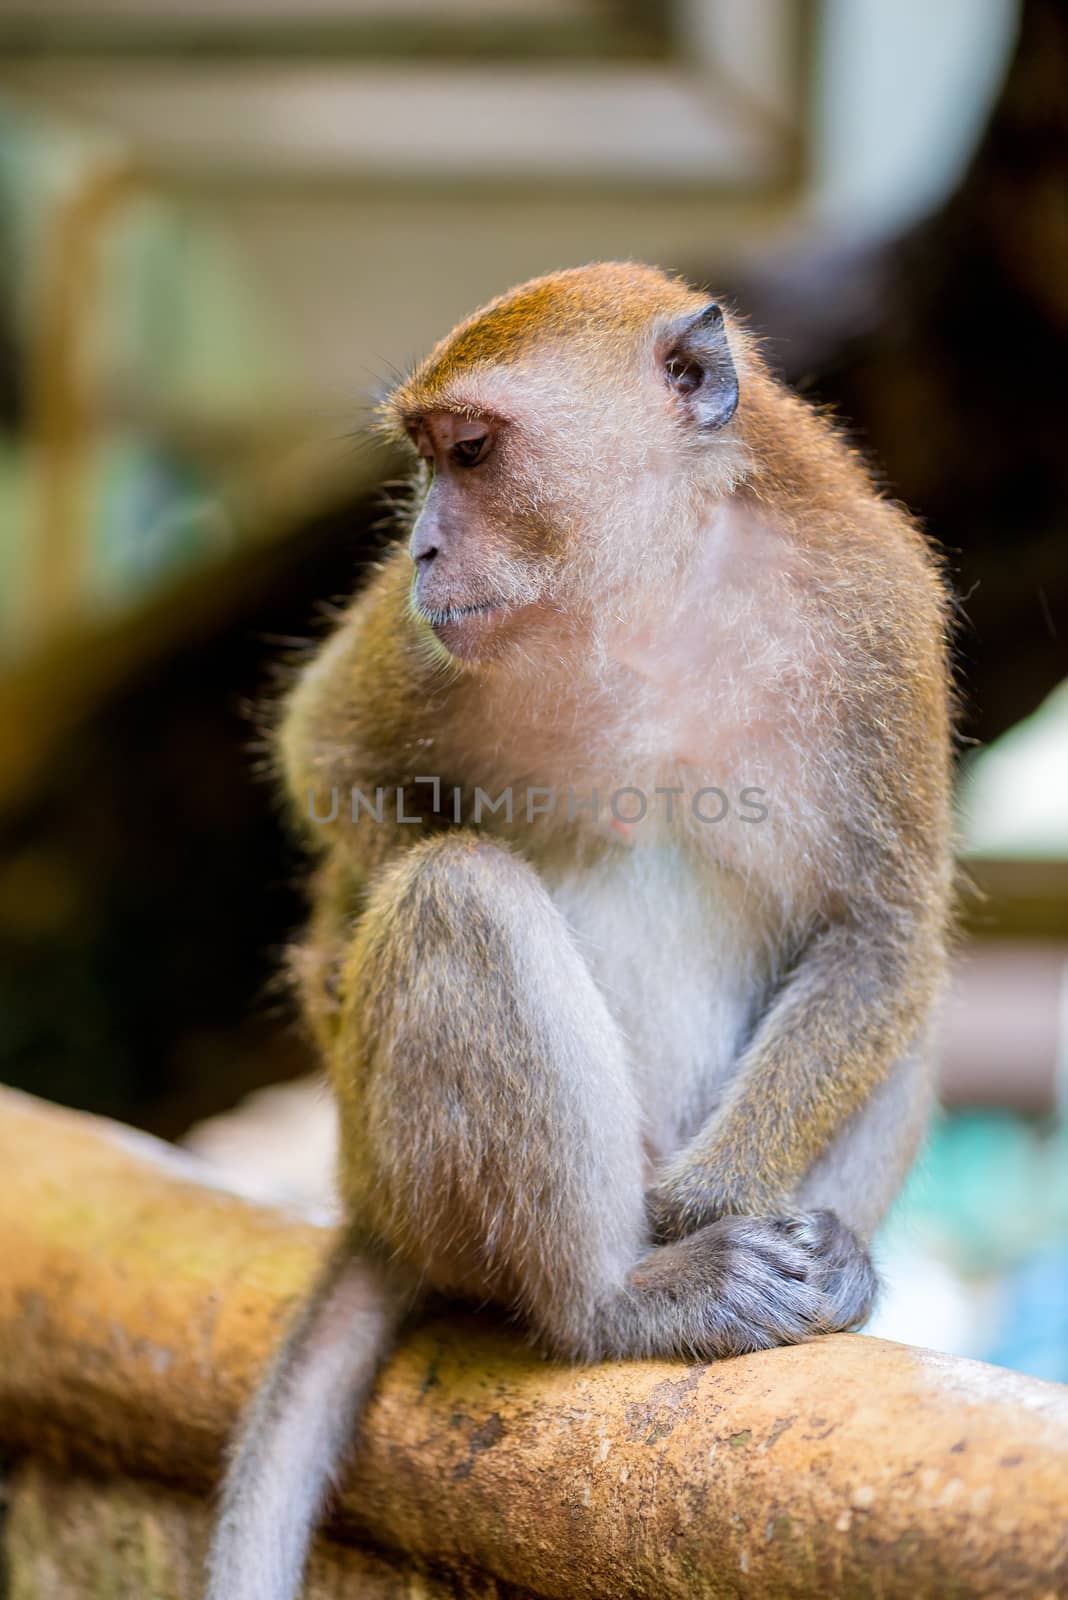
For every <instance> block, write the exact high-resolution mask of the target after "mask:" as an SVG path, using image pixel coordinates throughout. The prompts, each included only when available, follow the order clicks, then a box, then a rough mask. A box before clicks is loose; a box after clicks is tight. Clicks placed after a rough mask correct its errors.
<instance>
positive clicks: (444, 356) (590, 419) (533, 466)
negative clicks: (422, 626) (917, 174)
mask: <svg viewBox="0 0 1068 1600" xmlns="http://www.w3.org/2000/svg"><path fill="white" fill-rule="evenodd" d="M737 402H738V380H737V375H736V371H735V366H734V360H733V356H732V350H731V344H730V340H729V338H728V333H727V329H726V325H725V322H724V318H723V314H722V312H721V310H720V308H719V306H717V305H715V304H710V303H709V302H708V301H707V300H706V299H705V298H704V297H702V296H700V295H698V294H695V293H694V292H693V291H692V290H689V289H687V288H686V287H685V286H684V285H682V284H680V283H678V282H677V281H676V280H672V279H669V278H667V277H665V276H664V275H663V274H661V273H658V272H655V271H654V270H652V269H649V268H643V267H642V268H639V267H634V266H631V265H628V264H622V265H621V264H618V263H608V264H606V265H601V266H595V267H588V268H579V269H577V270H576V271H574V272H565V273H560V274H556V275H555V276H554V277H552V278H549V279H541V280H535V281H534V282H533V283H531V284H527V285H523V286H522V287H521V288H519V289H517V290H514V291H513V292H512V294H510V295H507V296H505V297H504V299H503V300H501V301H498V302H495V303H494V305H492V306H490V307H489V308H487V310H486V311H485V312H482V313H478V314H476V316H475V317H473V318H472V319H470V321H469V322H467V323H464V324H461V326H460V328H459V329H457V330H456V332H455V333H454V334H452V335H450V337H449V338H448V339H447V340H445V341H443V343H442V344H441V345H440V346H439V347H438V348H437V350H436V351H434V352H433V353H432V355H431V356H430V357H429V358H428V360H427V361H426V362H425V363H424V364H423V365H422V366H421V367H420V368H418V369H417V370H416V372H415V373H414V374H413V375H412V377H411V378H410V379H408V380H407V381H406V382H405V383H404V384H402V385H401V386H400V387H399V389H398V390H397V392H396V393H395V394H394V395H393V396H392V397H391V400H390V402H389V403H388V404H387V407H386V416H387V420H388V425H389V426H390V427H391V428H394V429H398V430H403V432H404V433H405V434H406V435H407V437H408V439H409V440H410V441H411V443H412V444H413V445H414V447H415V449H416V451H417V453H418V455H419V457H420V458H421V468H420V473H421V482H420V500H419V510H418V515H417V517H416V520H415V524H414V528H413V530H412V534H411V541H410V546H409V548H410V553H411V557H412V562H413V566H414V577H413V590H412V595H413V606H414V609H415V611H416V613H417V614H418V615H419V616H420V617H421V618H422V619H423V620H424V621H425V622H427V623H429V625H430V627H431V629H432V630H433V632H434V633H435V635H436V636H437V638H438V640H439V641H440V642H441V643H442V644H443V645H444V646H445V648H446V649H447V650H448V651H449V652H450V653H451V654H452V655H454V656H458V657H460V658H462V659H467V660H486V659H493V658H496V657H498V656H500V655H501V654H502V653H503V652H504V651H505V649H506V647H507V646H508V645H509V643H517V642H519V641H523V643H524V644H525V645H529V643H530V642H531V632H532V630H533V629H538V630H539V631H543V630H545V629H546V628H548V629H550V630H553V629H555V631H556V632H557V633H560V632H561V631H562V630H566V629H567V628H568V627H569V626H570V625H571V624H573V623H574V621H575V620H576V619H578V620H579V621H580V622H582V621H589V619H590V617H591V615H595V614H596V613H597V612H598V611H599V610H600V611H602V612H604V611H605V610H607V611H608V612H609V613H610V614H611V615H613V616H618V615H620V614H621V613H622V612H624V611H626V610H627V609H628V607H627V605H626V599H625V596H626V591H627V590H628V588H629V590H630V592H631V594H632V595H633V594H636V593H639V592H640V591H642V590H643V589H644V590H645V591H649V590H650V589H657V587H658V585H657V569H658V567H660V568H662V569H663V570H664V571H665V572H667V571H670V570H672V568H673V567H675V566H677V564H678V558H679V552H680V549H682V548H684V547H685V544H686V541H687V540H689V541H690V543H691V544H692V543H693V542H694V540H695V538H696V535H697V533H698V531H699V530H698V523H699V520H700V516H701V511H700V509H699V507H700V504H701V502H702V497H704V498H707V495H708V494H709V493H714V492H716V487H717V485H718V486H719V488H720V489H722V488H723V487H724V486H725V485H726V483H727V480H728V479H729V477H730V470H729V464H728V463H729V459H730V457H731V455H732V451H731V448H730V446H729V444H728V445H727V446H726V447H725V446H724V443H723V441H722V440H720V439H719V437H718V436H719V435H720V434H721V433H722V431H723V430H724V429H726V428H727V425H728V424H729V423H730V421H731V419H732V417H733V415H734V411H735V407H736V405H737ZM728 432H729V430H728ZM606 601H610V602H611V603H610V604H608V605H607V606H606Z"/></svg>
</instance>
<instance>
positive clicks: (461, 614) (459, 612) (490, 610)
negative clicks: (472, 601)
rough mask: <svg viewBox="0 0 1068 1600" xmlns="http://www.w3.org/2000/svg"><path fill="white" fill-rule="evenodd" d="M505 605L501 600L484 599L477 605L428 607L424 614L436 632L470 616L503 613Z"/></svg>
mask: <svg viewBox="0 0 1068 1600" xmlns="http://www.w3.org/2000/svg"><path fill="white" fill-rule="evenodd" d="M504 609H505V608H504V605H503V604H502V603H501V601H500V600H484V601H483V602H482V604H481V605H477V606H445V607H444V608H443V609H442V608H437V609H429V608H428V609H426V610H424V611H423V616H424V617H425V618H426V620H427V622H429V624H430V626H431V627H432V628H433V629H434V632H435V633H436V632H437V630H438V629H439V628H451V627H453V626H455V624H457V623H462V622H464V621H465V620H466V619H467V618H469V617H488V616H492V615H493V614H494V613H497V612H499V613H503V612H504Z"/></svg>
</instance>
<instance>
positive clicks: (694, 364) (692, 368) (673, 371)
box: [664, 356, 705, 394]
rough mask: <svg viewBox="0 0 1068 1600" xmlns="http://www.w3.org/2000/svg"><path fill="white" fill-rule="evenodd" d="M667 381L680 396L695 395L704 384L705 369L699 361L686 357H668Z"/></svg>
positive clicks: (666, 362) (665, 366) (665, 368)
mask: <svg viewBox="0 0 1068 1600" xmlns="http://www.w3.org/2000/svg"><path fill="white" fill-rule="evenodd" d="M664 371H665V373H666V374H667V380H668V382H669V383H670V385H671V387H672V388H673V389H677V390H678V392H679V394H693V392H694V390H695V389H699V388H700V387H701V384H702V383H703V382H704V376H705V369H704V367H702V365H701V363H700V362H699V361H693V360H690V359H689V358H688V357H686V356H668V358H667V360H666V361H665V362H664Z"/></svg>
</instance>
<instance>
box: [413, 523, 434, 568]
mask: <svg viewBox="0 0 1068 1600" xmlns="http://www.w3.org/2000/svg"><path fill="white" fill-rule="evenodd" d="M440 549H441V546H440V545H439V544H438V542H437V535H436V532H435V530H434V529H433V528H432V527H430V528H426V527H424V528H419V527H416V528H415V529H414V531H413V533H412V537H411V540H410V541H409V544H408V554H409V555H410V556H411V558H412V560H413V561H414V562H415V563H416V565H417V566H421V567H429V565H430V563H431V562H432V561H433V559H434V557H435V556H436V555H437V554H438V552H439V550H440Z"/></svg>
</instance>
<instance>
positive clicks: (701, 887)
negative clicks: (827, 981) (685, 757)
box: [543, 845, 768, 1160]
mask: <svg viewBox="0 0 1068 1600" xmlns="http://www.w3.org/2000/svg"><path fill="white" fill-rule="evenodd" d="M693 868H694V863H693V862H692V861H691V860H689V859H688V855H687V852H686V851H685V850H681V849H678V848H675V847H672V846H669V845H651V846H649V847H647V848H638V849H627V848H626V847H625V846H621V847H620V848H619V849H618V850H617V851H612V852H606V853H605V854H604V855H603V856H602V857H601V858H600V859H599V860H598V861H596V862H594V863H592V864H589V863H587V864H586V865H584V866H583V867H582V868H581V869H578V868H576V867H575V866H573V865H563V864H557V865H547V866H546V867H545V868H544V869H543V877H544V880H545V883H546V886H547V887H548V889H549V892H550V893H551V894H552V896H553V899H554V900H555V902H556V904H557V905H558V906H559V908H560V910H561V911H562V912H563V914H564V916H565V917H566V919H567V921H568V924H569V926H570V927H571V929H572V932H573V933H574V936H575V938H576V941H577V943H578V945H579V948H580V949H581V951H582V954H583V955H584V957H585V959H586V961H587V963H588V964H589V967H590V970H591V971H592V973H593V975H594V977H595V979H596V981H597V983H598V985H599V987H600V989H601V991H602V993H603V994H604V997H605V1000H606V1001H607V1003H608V1007H609V1009H610V1011H611V1012H612V1015H613V1016H614V1017H615V1019H616V1021H617V1022H618V1024H619V1026H620V1029H621V1030H622V1033H623V1035H624V1039H625V1042H626V1049H627V1053H628V1058H629V1062H630V1066H631V1071H632V1073H633V1076H634V1082H635V1085H636V1088H637V1091H638V1096H639V1100H640V1103H641V1106H642V1110H643V1115H644V1119H645V1142H646V1148H647V1150H648V1152H649V1154H650V1156H651V1157H652V1158H653V1159H654V1160H655V1159H659V1158H660V1157H662V1156H664V1155H666V1154H668V1153H669V1152H670V1151H671V1150H673V1149H676V1148H677V1147H678V1145H679V1144H680V1143H681V1142H682V1141H683V1140H685V1139H686V1138H687V1137H688V1136H689V1135H690V1134H691V1133H692V1132H694V1131H695V1130H696V1128H697V1127H698V1125H699V1124H700V1123H701V1122H702V1121H703V1120H704V1118H705V1117H706V1116H707V1115H708V1113H709V1112H710V1111H711V1110H712V1109H713V1107H714V1105H715V1103H716V1101H717V1099H718V1097H719V1094H720V1092H721V1090H722V1087H723V1084H724V1082H725V1081H726V1080H727V1078H729V1076H730V1073H731V1069H732V1066H733V1064H734V1062H735V1060H736V1058H737V1054H738V1051H739V1048H740V1047H741V1045H742V1043H743V1041H744V1039H745V1036H746V1034H747V1032H748V1031H749V1028H750V1027H751V1025H752V1020H753V1016H754V1013H755V1012H756V1011H757V1010H758V1009H759V1007H760V1006H761V1004H762V1003H763V999H764V995H765V993H766V988H767V983H768V973H767V971H766V965H765V963H766V957H765V956H764V944H763V940H760V939H759V938H758V936H757V928H758V926H759V919H757V918H755V917H754V916H753V914H752V911H751V909H750V908H747V907H746V906H745V903H744V897H745V889H744V885H743V884H742V883H741V881H740V880H739V879H738V878H736V877H734V876H733V875H731V874H729V873H726V872H724V873H721V874H719V873H717V874H715V875H714V876H713V877H712V878H711V880H710V874H709V869H708V867H707V865H705V867H704V868H703V870H702V871H701V872H700V873H696V872H695V871H694V870H693ZM609 1114H610V1112H609Z"/></svg>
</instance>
